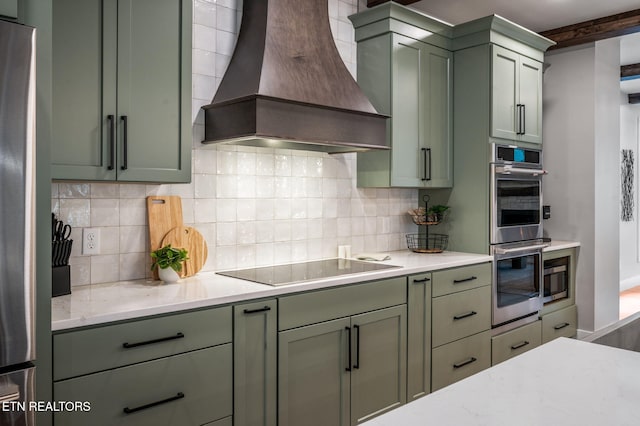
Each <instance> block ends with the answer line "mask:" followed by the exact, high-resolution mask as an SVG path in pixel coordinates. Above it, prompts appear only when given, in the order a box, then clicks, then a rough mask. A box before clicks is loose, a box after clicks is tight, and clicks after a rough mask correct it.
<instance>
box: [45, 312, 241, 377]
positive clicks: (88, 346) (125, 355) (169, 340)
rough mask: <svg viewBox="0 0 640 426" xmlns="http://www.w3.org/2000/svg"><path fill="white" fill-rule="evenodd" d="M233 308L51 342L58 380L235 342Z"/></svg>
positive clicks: (92, 331) (70, 334) (76, 334)
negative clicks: (232, 328) (232, 335)
mask: <svg viewBox="0 0 640 426" xmlns="http://www.w3.org/2000/svg"><path fill="white" fill-rule="evenodd" d="M231 324H232V320H231V307H223V308H216V309H208V310H203V311H196V312H187V313H184V314H176V315H170V316H164V317H157V318H151V319H146V320H139V321H134V322H130V323H123V324H115V325H108V326H105V327H99V328H92V329H87V330H79V331H71V332H68V333H61V334H56V335H54V336H53V356H54V358H53V360H54V367H53V369H54V373H53V374H54V380H60V379H66V378H69V377H75V376H80V375H83V374H89V373H95V372H98V371H102V370H106V369H109V368H114V367H122V366H124V365H129V364H134V363H137V362H143V361H148V360H152V359H156V358H161V357H164V356H169V355H174V354H178V353H182V352H187V351H192V350H195V349H202V348H206V347H209V346H215V345H219V344H222V343H227V342H231V333H232V330H231Z"/></svg>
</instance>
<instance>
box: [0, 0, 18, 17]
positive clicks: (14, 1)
mask: <svg viewBox="0 0 640 426" xmlns="http://www.w3.org/2000/svg"><path fill="white" fill-rule="evenodd" d="M0 16H5V17H7V18H13V19H15V18H17V17H18V0H0Z"/></svg>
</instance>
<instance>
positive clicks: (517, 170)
mask: <svg viewBox="0 0 640 426" xmlns="http://www.w3.org/2000/svg"><path fill="white" fill-rule="evenodd" d="M496 173H498V174H501V175H511V174H519V175H530V176H542V175H548V174H549V172H548V171H547V170H544V169H525V168H522V167H513V166H496Z"/></svg>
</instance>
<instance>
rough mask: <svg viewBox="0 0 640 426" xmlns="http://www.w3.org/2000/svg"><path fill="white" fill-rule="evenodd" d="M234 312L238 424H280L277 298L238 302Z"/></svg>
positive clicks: (235, 421) (234, 413)
mask: <svg viewBox="0 0 640 426" xmlns="http://www.w3.org/2000/svg"><path fill="white" fill-rule="evenodd" d="M233 312H234V314H233V316H234V327H233V345H234V351H233V395H234V396H233V401H234V402H233V404H234V406H233V418H234V423H235V426H258V425H262V426H276V424H277V414H276V411H277V392H278V384H277V380H278V376H277V369H278V361H277V351H278V347H277V339H278V334H277V333H278V328H277V320H278V305H277V301H276V300H267V301H262V302H253V303H245V304H242V305H236V306H234V307H233Z"/></svg>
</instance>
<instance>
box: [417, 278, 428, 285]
mask: <svg viewBox="0 0 640 426" xmlns="http://www.w3.org/2000/svg"><path fill="white" fill-rule="evenodd" d="M429 281H431V278H422V279H420V280H413V282H414V284H418V283H426V282H429Z"/></svg>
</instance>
